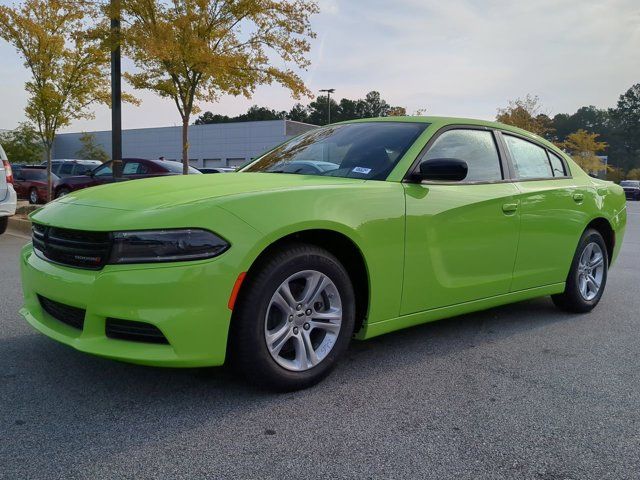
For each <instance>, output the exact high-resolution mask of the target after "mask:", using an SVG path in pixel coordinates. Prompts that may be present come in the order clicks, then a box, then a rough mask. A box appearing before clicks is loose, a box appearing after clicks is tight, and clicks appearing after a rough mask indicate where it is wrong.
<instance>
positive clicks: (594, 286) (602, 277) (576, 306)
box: [551, 229, 609, 313]
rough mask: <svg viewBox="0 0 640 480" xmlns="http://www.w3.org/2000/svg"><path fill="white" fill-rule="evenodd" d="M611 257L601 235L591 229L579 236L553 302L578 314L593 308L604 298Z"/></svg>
mask: <svg viewBox="0 0 640 480" xmlns="http://www.w3.org/2000/svg"><path fill="white" fill-rule="evenodd" d="M608 269H609V257H608V255H607V245H606V244H605V242H604V239H603V238H602V235H600V233H599V232H598V231H596V230H593V229H588V230H586V231H585V232H584V233H583V234H582V237H581V238H580V242H579V243H578V248H577V250H576V253H575V255H574V257H573V262H572V264H571V270H570V271H569V276H568V277H567V282H566V286H565V290H564V292H563V293H561V294H558V295H553V296H552V297H551V298H552V299H553V303H555V304H556V306H557V307H559V308H561V309H562V310H566V311H568V312H575V313H585V312H589V311H591V310H592V309H593V308H594V307H595V306H596V305H597V304H598V302H600V298H602V293H603V292H604V287H605V285H606V283H607V273H608Z"/></svg>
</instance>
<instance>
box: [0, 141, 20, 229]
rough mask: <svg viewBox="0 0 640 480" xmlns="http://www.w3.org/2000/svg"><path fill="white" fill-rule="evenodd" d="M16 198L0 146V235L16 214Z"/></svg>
mask: <svg viewBox="0 0 640 480" xmlns="http://www.w3.org/2000/svg"><path fill="white" fill-rule="evenodd" d="M16 204H17V197H16V191H15V190H14V189H13V174H12V172H11V165H9V160H8V159H7V155H6V153H4V150H3V149H2V145H0V234H2V233H4V232H5V230H6V229H7V224H8V223H9V217H10V216H11V215H14V214H15V213H16Z"/></svg>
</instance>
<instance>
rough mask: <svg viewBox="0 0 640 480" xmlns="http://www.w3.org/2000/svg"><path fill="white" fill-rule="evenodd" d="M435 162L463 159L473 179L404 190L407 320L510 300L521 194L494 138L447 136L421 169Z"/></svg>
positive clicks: (460, 130) (463, 130)
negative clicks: (474, 303) (478, 303)
mask: <svg viewBox="0 0 640 480" xmlns="http://www.w3.org/2000/svg"><path fill="white" fill-rule="evenodd" d="M437 158H455V159H459V160H464V161H465V162H467V165H468V174H467V178H466V179H465V180H463V181H461V182H457V183H451V182H450V183H447V182H422V183H404V187H405V198H406V224H405V225H406V226H405V228H406V236H405V239H406V240H405V241H406V245H405V267H404V285H403V294H402V307H401V314H403V315H404V314H410V313H414V312H419V311H424V310H430V309H434V308H439V307H445V306H449V305H455V304H459V303H463V302H469V301H473V300H478V299H482V298H487V297H492V296H496V295H501V294H506V293H508V292H509V288H510V286H511V280H512V274H513V265H514V262H515V258H516V251H517V246H518V234H519V233H518V232H519V218H518V217H519V213H518V204H517V198H516V197H517V194H518V189H517V188H516V187H515V185H513V183H511V182H510V181H509V179H508V175H507V174H506V172H507V169H506V163H505V162H504V161H503V160H502V158H501V155H500V150H499V147H498V143H497V139H496V137H495V134H494V132H493V131H492V130H491V129H488V128H479V127H475V128H474V127H454V128H447V129H446V130H444V131H443V130H441V131H440V132H438V133H436V137H435V138H434V139H432V140H430V142H429V144H428V145H427V148H426V151H425V152H424V154H423V155H422V157H420V158H419V159H418V161H417V162H416V166H417V164H418V163H419V162H420V161H422V160H431V159H437ZM414 168H415V166H414Z"/></svg>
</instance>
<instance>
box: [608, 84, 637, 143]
mask: <svg viewBox="0 0 640 480" xmlns="http://www.w3.org/2000/svg"><path fill="white" fill-rule="evenodd" d="M612 116H613V117H614V119H615V121H616V122H617V124H618V127H619V128H620V130H621V131H622V132H624V133H625V135H626V138H627V142H626V144H627V145H626V146H627V147H628V148H629V149H631V150H640V83H636V84H635V85H633V86H632V87H631V88H630V89H629V90H627V91H626V92H625V93H623V94H622V95H620V98H619V99H618V104H617V106H616V108H615V109H614V110H613V112H612Z"/></svg>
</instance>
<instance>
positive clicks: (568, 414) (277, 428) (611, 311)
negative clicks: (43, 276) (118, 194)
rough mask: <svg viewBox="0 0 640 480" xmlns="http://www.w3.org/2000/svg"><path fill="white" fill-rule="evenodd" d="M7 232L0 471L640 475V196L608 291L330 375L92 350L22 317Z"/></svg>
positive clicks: (1, 294) (395, 344)
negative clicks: (289, 379)
mask: <svg viewBox="0 0 640 480" xmlns="http://www.w3.org/2000/svg"><path fill="white" fill-rule="evenodd" d="M26 241H27V240H26V239H25V238H20V237H16V236H12V235H3V236H2V237H0V478H3V479H4V478H10V479H14V478H19V479H25V478H46V479H53V478H60V479H72V478H86V479H98V478H135V479H141V478H241V479H254V478H255V479H267V478H278V479H289V478H321V477H322V478H358V479H360V478H420V479H423V478H434V479H447V478H456V479H458V478H462V479H479V478H492V479H546V480H557V479H576V480H577V479H591V478H592V479H605V478H610V479H616V480H617V479H637V478H640V373H639V372H640V335H639V330H640V255H639V254H640V203H638V202H635V203H633V202H630V204H629V224H628V230H627V235H626V238H625V242H624V247H623V250H622V253H621V255H620V258H619V260H618V262H617V264H616V265H615V266H614V268H613V269H612V270H611V272H610V276H609V281H608V285H607V290H606V292H605V295H604V297H603V300H602V302H601V303H600V305H599V306H598V307H597V308H596V309H595V310H594V311H593V312H591V313H589V314H586V315H570V314H566V313H562V312H560V311H558V310H556V309H555V308H554V306H553V304H552V303H551V300H550V299H549V298H541V299H537V300H532V301H527V302H522V303H518V304H515V305H510V306H506V307H501V308H494V309H492V310H488V311H484V312H480V313H475V314H471V315H465V316H462V317H456V318H452V319H449V320H444V321H441V322H436V323H432V324H428V325H424V326H420V327H416V328H412V329H408V330H404V331H401V332H397V333H393V334H389V335H386V336H383V337H379V338H376V339H373V340H370V341H367V342H354V343H353V344H352V346H351V348H350V350H349V352H348V355H347V357H346V358H345V359H344V361H343V362H342V364H341V365H340V367H339V368H338V369H337V370H336V371H335V372H334V373H333V375H332V376H330V377H329V378H328V379H327V380H325V381H324V382H323V383H321V384H320V385H318V386H316V387H314V388H312V389H309V390H306V391H302V392H297V393H291V394H284V395H283V394H279V395H277V394H272V393H266V392H263V391H260V390H256V389H254V388H253V387H252V386H250V385H246V384H244V383H242V382H241V381H239V380H237V379H235V378H234V376H233V375H232V374H231V373H230V372H229V371H227V370H226V369H224V368H219V369H189V370H171V369H159V368H147V367H139V366H133V365H127V364H123V363H118V362H114V361H109V360H105V359H101V358H95V357H91V356H88V355H85V354H82V353H79V352H76V351H74V350H73V349H71V348H68V347H66V346H63V345H60V344H58V343H56V342H54V341H52V340H49V339H48V338H46V337H44V336H43V335H40V334H38V333H36V332H35V331H34V330H32V329H31V327H30V326H29V325H28V324H27V323H26V322H25V321H24V320H23V319H22V318H21V317H20V316H19V315H18V313H17V310H18V309H19V307H20V305H21V291H20V278H19V274H18V252H19V249H20V247H21V245H23V244H24V243H25V242H26Z"/></svg>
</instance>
